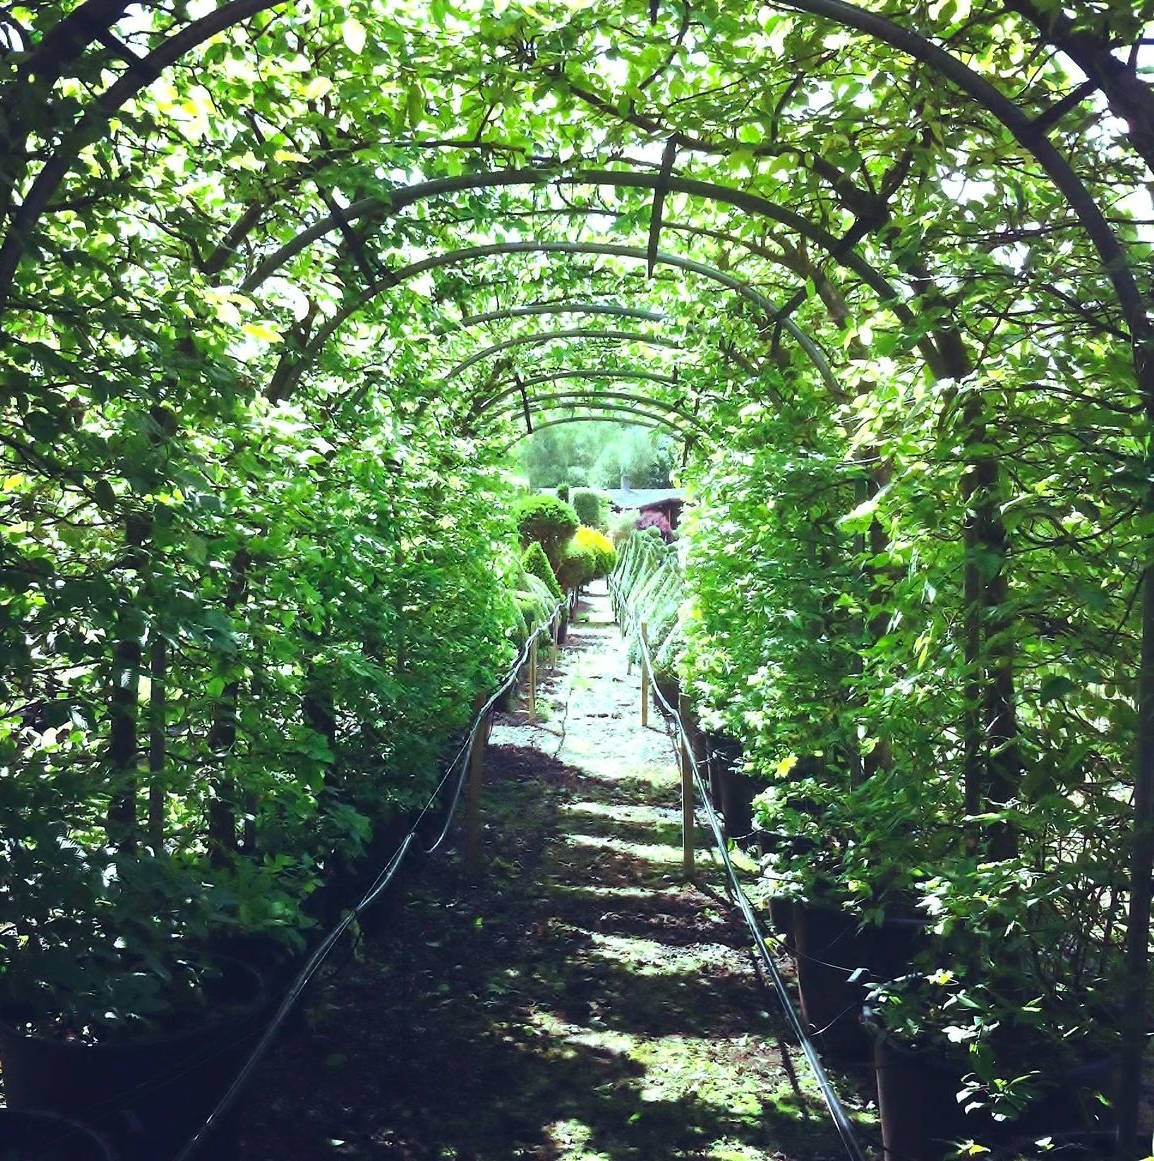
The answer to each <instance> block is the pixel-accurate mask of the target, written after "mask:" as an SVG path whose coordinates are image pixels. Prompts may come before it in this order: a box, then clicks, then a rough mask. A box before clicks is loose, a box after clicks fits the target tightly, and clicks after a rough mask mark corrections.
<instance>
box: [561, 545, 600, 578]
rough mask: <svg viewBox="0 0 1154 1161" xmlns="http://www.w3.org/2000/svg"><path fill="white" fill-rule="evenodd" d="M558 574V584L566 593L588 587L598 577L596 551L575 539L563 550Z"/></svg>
mask: <svg viewBox="0 0 1154 1161" xmlns="http://www.w3.org/2000/svg"><path fill="white" fill-rule="evenodd" d="M556 572H557V583H558V584H560V586H561V587H562V588H563V589H565V590H566V591H573V590H576V589H579V588H581V586H582V585H587V584H588V583H589V582H590V581H591V580H592V579H593V578H594V577H595V576H596V575H597V553H596V550H594V549H593V548H589V547H586V546H585V545H583V544H581V543H580V542H579V541H578V540H577V539H576V537H574V538H573V539H571V540H570V541H569V542H568V543H567V544H566V545H565V547H564V549H563V550H562V553H561V559H560V560H559V561H558V563H557V569H556Z"/></svg>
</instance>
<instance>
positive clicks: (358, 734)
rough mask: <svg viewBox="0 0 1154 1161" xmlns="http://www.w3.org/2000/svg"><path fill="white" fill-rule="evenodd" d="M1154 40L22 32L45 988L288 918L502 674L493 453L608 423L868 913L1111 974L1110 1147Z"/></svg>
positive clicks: (369, 27)
mask: <svg viewBox="0 0 1154 1161" xmlns="http://www.w3.org/2000/svg"><path fill="white" fill-rule="evenodd" d="M1152 8H1154V5H1151V4H1149V3H1148V2H1145V0H1143V2H1142V3H1116V2H1109V0H1095V2H1091V3H1079V4H1076V5H1075V4H1071V5H1065V4H1062V3H1060V2H1059V0H916V2H914V3H910V2H908V0H901V2H899V0H863V3H861V4H860V5H855V4H851V3H846V2H843V0H773V2H770V3H765V4H762V5H761V6H760V7H757V8H754V7H752V6H749V7H745V6H737V5H734V4H729V3H725V2H724V0H652V2H651V3H645V4H641V3H637V2H635V0H627V2H626V3H624V4H619V5H615V6H613V7H612V10H610V9H608V8H606V6H605V5H601V4H597V3H595V2H594V0H564V2H563V0H541V2H539V3H534V4H532V5H530V4H520V3H507V2H505V0H429V2H428V3H423V2H420V3H418V2H407V3H397V4H390V5H387V6H386V5H381V4H375V3H371V2H370V0H314V2H307V0H297V2H293V0H224V2H220V3H213V2H211V0H192V2H189V0H141V2H139V3H126V2H124V0H72V2H69V0H64V2H45V3H36V4H23V3H19V2H17V3H14V4H8V5H7V6H5V7H4V8H2V9H0V59H2V70H3V84H2V88H0V176H2V181H0V335H2V338H0V344H2V346H0V360H2V368H3V386H4V400H3V406H4V419H3V423H2V425H0V456H2V459H3V465H2V466H3V503H4V509H5V518H4V524H3V537H2V539H0V570H2V573H3V584H4V587H3V606H2V607H3V610H4V616H3V620H2V621H0V651H2V654H3V679H2V685H0V754H2V760H0V803H2V805H3V808H4V820H5V822H4V829H3V832H2V836H0V839H2V843H3V849H4V855H5V863H6V866H7V867H8V868H9V870H8V871H7V872H6V882H5V885H4V889H3V891H2V892H0V932H2V933H6V934H5V935H4V936H3V938H4V939H5V942H6V947H7V950H8V951H12V949H13V948H14V947H15V945H16V944H17V943H18V944H19V945H20V947H21V949H22V951H23V952H24V953H27V952H28V951H29V950H30V949H31V950H34V951H37V952H38V953H39V955H40V959H39V961H37V962H38V964H39V966H38V967H37V968H36V970H35V971H34V972H33V973H31V975H32V977H33V978H31V979H30V980H28V981H25V986H26V987H27V988H31V989H32V990H35V989H36V987H38V986H40V984H38V983H37V981H40V983H42V982H43V979H44V978H46V976H47V975H48V974H50V969H52V964H53V962H54V961H58V960H59V958H60V954H59V953H60V949H61V948H62V947H65V946H67V947H69V948H70V949H71V952H70V955H71V957H72V960H73V962H75V957H76V954H77V949H78V948H85V949H87V951H88V953H89V954H90V955H92V956H94V957H101V956H108V955H110V954H112V946H113V944H114V943H115V940H116V939H118V938H120V939H122V938H123V922H122V919H123V917H124V916H125V915H131V914H133V913H134V909H137V910H138V909H139V908H141V907H144V908H146V909H147V908H151V910H147V911H146V913H147V914H159V915H160V916H161V917H162V918H163V919H165V920H166V922H165V923H162V924H160V925H159V926H158V928H157V932H158V934H157V936H156V939H157V940H158V941H159V942H161V943H163V942H164V941H165V940H166V939H168V937H169V936H170V935H172V934H173V933H176V932H181V933H187V932H188V931H190V930H192V929H195V928H198V926H199V927H203V928H204V929H208V928H211V927H212V926H213V925H214V924H223V925H225V926H228V925H230V924H232V925H242V926H243V925H244V924H255V925H257V926H260V925H264V926H266V927H272V928H275V927H277V926H278V925H280V926H291V925H292V923H293V922H294V920H293V919H292V918H291V916H292V914H293V910H294V907H293V904H292V902H291V901H292V900H293V899H296V898H298V897H299V895H300V894H301V893H302V892H307V890H308V889H309V887H310V886H311V885H312V884H313V883H315V881H316V878H317V876H318V875H319V874H320V873H321V872H322V871H323V870H325V869H326V868H327V867H329V866H330V865H331V864H332V863H333V861H334V859H336V860H338V861H339V858H340V857H344V856H345V855H351V854H353V853H355V852H356V851H358V850H359V849H361V848H362V847H363V846H364V844H365V843H366V842H367V841H369V838H370V835H371V834H372V833H373V831H374V828H379V827H381V826H384V825H386V824H387V822H388V820H389V818H390V817H391V816H392V815H393V814H395V813H396V812H398V811H401V810H403V809H405V807H406V806H408V805H411V804H412V803H413V802H415V801H418V800H423V796H424V794H425V793H426V792H427V790H428V789H429V785H430V781H429V780H430V778H431V777H432V773H431V771H433V770H434V769H435V767H436V758H437V756H438V754H439V752H440V750H441V748H442V746H443V745H444V744H445V741H446V739H447V738H448V737H449V736H450V735H451V733H452V731H453V730H454V729H455V728H457V727H459V726H460V724H461V722H462V721H463V720H465V719H466V718H467V716H468V713H469V711H470V709H471V706H472V704H473V700H474V698H475V696H476V695H477V693H478V692H479V691H482V690H484V689H486V688H488V687H490V686H491V684H492V681H493V679H494V677H495V675H496V674H497V673H498V672H499V671H500V670H501V668H502V667H503V666H504V665H505V664H506V663H507V662H508V660H509V659H510V657H511V655H512V644H511V641H512V634H513V626H514V625H515V624H516V623H517V616H518V614H517V611H516V606H515V604H514V602H513V598H512V595H511V594H512V591H513V587H514V580H515V577H514V573H515V572H516V568H517V563H516V562H517V556H516V551H515V537H514V536H513V534H512V522H511V516H510V511H509V510H510V506H511V504H510V499H509V489H508V486H507V484H506V482H505V475H504V472H503V467H502V465H503V462H504V457H505V454H506V452H507V451H508V449H509V447H510V446H512V444H514V443H515V442H516V441H517V440H518V439H520V438H523V437H524V436H525V435H526V434H527V433H528V432H530V431H532V430H534V429H535V428H536V427H540V426H545V425H547V424H550V423H556V422H571V421H573V420H576V419H588V418H592V419H597V420H601V419H621V418H622V417H626V418H628V420H629V421H630V422H633V423H637V424H640V425H647V426H656V427H659V428H661V429H662V430H665V431H668V432H671V433H672V434H673V435H675V436H676V437H677V438H678V440H679V441H680V442H681V444H682V446H683V450H684V461H683V464H682V475H683V479H684V481H685V482H686V484H687V485H688V486H689V487H690V489H691V490H692V492H693V493H694V495H695V498H696V501H697V504H696V515H695V517H694V518H693V520H692V521H691V525H690V528H689V530H688V535H687V543H688V550H687V565H686V569H687V579H688V583H689V591H690V594H691V599H692V608H691V613H690V615H689V620H688V623H687V625H686V627H685V632H684V636H685V639H686V641H687V654H686V657H685V660H684V664H683V674H682V676H683V680H684V682H685V683H686V686H687V688H688V689H689V690H690V691H691V693H692V695H693V697H694V699H695V700H696V701H697V702H698V703H699V706H700V709H701V712H702V714H703V715H704V717H705V719H706V720H707V722H708V723H709V724H710V725H711V727H712V728H714V729H717V730H719V731H722V732H725V733H727V734H729V735H731V736H733V737H735V738H737V739H739V740H740V741H741V742H742V744H743V746H744V748H745V751H746V755H747V758H746V761H747V766H748V768H749V769H750V770H751V771H752V772H754V773H756V774H759V775H761V776H762V777H763V778H764V779H765V780H766V782H767V784H770V785H771V787H772V793H771V795H770V798H771V800H772V801H771V804H770V805H771V808H772V810H775V811H777V817H778V818H779V820H781V819H785V818H786V817H787V816H789V817H792V818H793V819H794V822H795V823H796V822H797V820H798V818H799V817H800V816H801V815H804V814H805V813H806V811H807V810H808V811H809V812H810V815H811V817H812V813H813V810H814V803H817V804H818V805H819V806H820V810H821V813H822V817H823V826H825V827H826V828H827V829H828V830H829V832H830V833H834V834H836V835H837V836H838V838H837V843H836V844H835V845H837V844H840V853H841V855H842V856H843V861H842V864H841V866H842V872H843V879H842V889H843V890H844V891H846V892H847V893H848V894H850V895H853V894H856V895H858V896H860V897H861V898H862V899H864V900H867V901H873V902H877V901H878V900H881V899H883V898H885V897H886V896H887V895H888V894H891V893H892V894H896V893H900V892H905V893H906V894H910V893H913V894H916V893H918V892H922V893H923V895H924V894H926V893H927V892H928V897H929V898H930V899H931V900H932V901H933V902H934V904H935V906H936V909H937V910H936V914H937V915H938V916H939V917H940V918H941V925H942V926H943V927H949V926H950V925H951V923H952V924H955V925H962V926H965V925H969V926H970V927H971V928H973V929H974V930H975V931H976V932H977V933H978V934H979V935H980V936H981V937H982V938H986V939H1000V938H1004V937H1006V936H1007V935H1010V934H1013V933H1015V932H1019V931H1033V932H1036V931H1038V930H1046V931H1054V932H1056V933H1057V934H1056V936H1055V939H1056V940H1057V943H1056V946H1057V947H1058V948H1060V949H1064V948H1066V947H1067V946H1068V942H1069V939H1070V938H1071V937H1070V935H1069V933H1070V932H1074V931H1076V932H1080V933H1082V935H1084V936H1085V937H1086V939H1088V940H1089V941H1090V943H1092V944H1093V945H1094V946H1095V947H1096V948H1098V949H1099V950H1101V949H1103V948H1104V949H1105V950H1104V951H1102V954H1103V955H1104V956H1105V958H1106V960H1108V961H1109V962H1110V963H1113V962H1114V959H1113V958H1112V957H1114V956H1115V955H1116V953H1118V954H1120V953H1121V951H1122V950H1123V947H1122V945H1123V944H1125V948H1124V951H1125V956H1126V964H1127V966H1126V969H1125V973H1124V986H1123V987H1122V989H1121V991H1122V994H1121V996H1120V999H1119V1002H1120V1003H1124V1004H1125V1005H1126V1016H1125V1018H1124V1019H1123V1020H1122V1021H1121V1022H1120V1026H1121V1027H1123V1029H1124V1036H1125V1037H1126V1045H1125V1047H1126V1052H1127V1054H1128V1055H1127V1061H1128V1067H1127V1068H1126V1069H1124V1071H1123V1077H1124V1079H1123V1084H1122V1089H1121V1092H1120V1094H1119V1100H1118V1104H1119V1116H1120V1120H1121V1123H1122V1125H1123V1148H1124V1149H1127V1148H1130V1147H1131V1146H1132V1144H1133V1141H1132V1137H1133V1131H1134V1130H1133V1125H1134V1117H1135V1113H1134V1110H1135V1108H1136V1104H1137V1091H1138V1083H1139V1076H1140V1070H1139V1068H1138V1060H1139V1059H1140V1057H1141V1053H1142V1048H1143V1035H1144V1028H1145V1005H1146V963H1147V958H1148V954H1149V948H1148V938H1149V937H1148V930H1149V912H1150V878H1151V873H1150V872H1151V856H1152V849H1154V847H1152V844H1154V829H1152V826H1151V813H1152V798H1151V794H1152V788H1154V717H1152V714H1154V583H1151V581H1152V579H1154V578H1151V577H1150V576H1149V569H1150V565H1151V551H1150V550H1151V545H1150V536H1151V529H1152V523H1151V522H1152V520H1154V498H1152V494H1151V471H1150V464H1149V458H1148V457H1149V446H1150V438H1151V430H1150V423H1151V419H1152V418H1154V370H1152V367H1154V363H1152V362H1151V358H1150V341H1151V336H1150V321H1149V315H1148V311H1149V306H1150V290H1149V285H1148V282H1149V279H1148V266H1149V259H1150V238H1151V224H1152V222H1151V217H1150V208H1149V205H1148V198H1149V187H1150V182H1151V180H1152V179H1154V172H1152V170H1154V93H1152V92H1151V89H1150V86H1149V80H1148V78H1149V67H1151V66H1148V45H1149V42H1148V40H1147V39H1146V21H1147V19H1148V18H1150V17H1151V15H1152V12H1151V9H1152ZM799 803H800V804H801V805H799ZM839 827H840V828H841V829H839ZM143 867H150V868H151V871H150V872H149V874H144V873H142V871H141V868H143ZM927 884H928V886H927ZM977 899H986V900H987V901H988V900H989V899H995V900H1001V901H1002V902H1001V903H998V904H996V905H995V904H991V905H990V906H989V907H988V908H987V910H986V911H985V912H984V913H982V914H980V915H979V914H978V912H977V909H976V904H975V900H977ZM62 900H65V901H66V902H65V903H62ZM158 900H159V901H158ZM81 915H84V916H88V918H85V919H80V918H77V917H78V916H81ZM93 917H95V918H93ZM1079 947H1081V944H1079ZM20 958H21V957H17V956H14V955H13V956H11V957H9V960H8V961H6V962H7V964H8V967H7V973H8V976H9V984H10V985H11V986H12V987H16V986H17V985H18V984H19V980H18V979H16V977H18V976H19V975H20V972H19V971H18V970H17V968H16V967H15V966H13V965H15V963H16V962H17V960H18V959H20ZM1071 963H1072V959H1071V958H1068V957H1067V958H1065V959H1063V954H1062V953H1061V952H1059V954H1058V955H1057V956H1055V957H1053V958H1052V961H1051V962H1050V963H1049V964H1048V966H1044V967H1043V968H1042V969H1040V970H1041V978H1042V979H1043V980H1044V981H1045V982H1046V984H1047V986H1050V987H1052V988H1053V989H1056V990H1061V989H1062V988H1068V989H1070V990H1071V992H1075V991H1076V988H1077V986H1078V984H1079V981H1077V980H1074V979H1071V978H1067V974H1063V973H1064V972H1067V969H1068V972H1069V973H1074V971H1075V969H1074V968H1073V967H1071ZM45 965H47V966H45ZM60 966H61V965H60V964H59V963H58V962H56V969H57V970H58V969H59V968H60ZM1059 969H1061V970H1059ZM1077 970H1078V971H1081V970H1082V969H1081V967H1079V968H1078V969H1077ZM1085 971H1086V972H1091V968H1090V967H1088V966H1087V967H1086V968H1085ZM1118 978H1121V975H1119V976H1118ZM1127 1126H1129V1127H1127ZM1128 1134H1129V1139H1128V1140H1127V1135H1128Z"/></svg>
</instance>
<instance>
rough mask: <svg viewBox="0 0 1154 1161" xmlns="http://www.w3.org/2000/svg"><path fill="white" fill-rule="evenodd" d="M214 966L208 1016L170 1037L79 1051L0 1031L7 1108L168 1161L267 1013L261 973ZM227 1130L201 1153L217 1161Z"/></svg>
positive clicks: (230, 1129) (126, 1153)
mask: <svg viewBox="0 0 1154 1161" xmlns="http://www.w3.org/2000/svg"><path fill="white" fill-rule="evenodd" d="M220 966H221V976H220V978H219V980H217V981H215V982H214V983H213V984H212V985H211V989H210V993H211V995H210V1001H211V1006H210V1008H209V1010H208V1011H207V1012H206V1013H204V1014H202V1015H201V1016H200V1017H199V1019H198V1022H197V1024H196V1025H195V1026H190V1027H188V1028H186V1029H183V1030H181V1031H177V1032H173V1033H171V1034H168V1035H156V1036H149V1037H141V1038H136V1039H128V1040H113V1039H109V1040H107V1041H103V1042H101V1043H97V1044H86V1043H84V1042H83V1041H79V1040H61V1039H52V1038H47V1037H43V1036H36V1035H29V1034H27V1033H25V1032H24V1031H22V1030H20V1029H19V1028H18V1027H14V1026H13V1025H10V1024H0V1059H2V1060H3V1062H4V1086H5V1091H6V1094H7V1099H8V1104H9V1106H10V1107H11V1108H13V1109H34V1110H44V1111H48V1112H52V1113H56V1114H59V1115H61V1116H65V1117H70V1118H75V1119H76V1120H78V1121H82V1122H84V1123H85V1124H90V1125H92V1126H94V1127H95V1128H96V1129H97V1130H99V1131H100V1132H101V1133H104V1134H105V1135H106V1136H107V1137H108V1138H109V1140H111V1141H112V1143H113V1144H114V1145H115V1146H116V1148H117V1149H118V1150H119V1152H120V1153H121V1154H122V1155H123V1157H124V1158H126V1159H127V1161H168V1159H170V1158H171V1157H173V1156H175V1154H176V1153H177V1152H178V1151H179V1150H180V1149H181V1148H182V1147H183V1145H184V1144H185V1142H186V1141H187V1139H188V1138H189V1137H191V1136H192V1134H193V1133H194V1132H196V1130H197V1129H199V1128H200V1126H201V1124H202V1123H203V1122H204V1120H205V1119H206V1118H207V1117H208V1115H209V1114H210V1113H211V1112H212V1110H213V1109H214V1108H215V1107H216V1104H217V1102H218V1101H219V1100H220V1098H221V1097H222V1096H223V1095H224V1093H225V1092H226V1091H227V1089H228V1087H229V1086H230V1084H231V1083H232V1081H233V1079H234V1078H235V1076H236V1075H237V1073H238V1072H239V1070H240V1068H241V1066H242V1065H243V1063H244V1061H245V1059H246V1057H247V1055H248V1052H249V1050H250V1049H251V1047H252V1045H253V1043H254V1041H255V1038H256V1036H257V1035H258V1034H259V1032H260V1030H261V1027H262V1025H263V1018H264V1017H265V1016H266V1015H267V1014H268V1002H267V993H266V991H265V989H264V986H263V984H262V982H261V980H260V978H259V976H258V975H257V974H256V973H255V972H254V971H253V970H252V969H251V968H249V967H247V966H246V965H244V964H241V963H238V962H235V961H231V960H223V959H222V961H221V964H220ZM234 1131H235V1124H232V1123H230V1119H229V1118H225V1121H224V1123H223V1124H222V1125H221V1127H220V1130H219V1131H218V1132H216V1133H214V1134H213V1137H212V1139H211V1140H207V1141H206V1142H205V1144H204V1147H203V1148H202V1149H201V1150H200V1154H199V1155H200V1156H201V1157H204V1158H205V1159H210V1158H211V1161H224V1159H226V1158H227V1157H228V1156H229V1155H230V1152H231V1151H232V1149H233V1148H234V1142H233V1140H232V1136H233V1133H234Z"/></svg>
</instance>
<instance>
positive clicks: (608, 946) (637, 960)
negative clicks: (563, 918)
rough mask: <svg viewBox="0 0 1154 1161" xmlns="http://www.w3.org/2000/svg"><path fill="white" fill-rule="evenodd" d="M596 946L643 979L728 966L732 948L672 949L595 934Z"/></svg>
mask: <svg viewBox="0 0 1154 1161" xmlns="http://www.w3.org/2000/svg"><path fill="white" fill-rule="evenodd" d="M591 934H592V938H593V946H594V948H595V949H596V951H597V954H598V955H600V956H602V957H603V958H605V959H609V960H617V961H618V962H619V963H624V964H627V965H628V966H629V967H630V968H631V969H632V970H633V971H634V972H635V973H636V974H638V975H643V976H657V975H661V976H666V975H669V976H676V975H690V974H693V973H695V972H698V971H700V970H701V969H702V968H703V967H705V966H706V965H713V966H719V965H720V966H725V965H726V964H727V963H728V962H729V960H730V959H731V957H732V956H733V950H732V948H728V947H726V946H725V945H724V944H720V943H698V944H694V945H693V946H692V947H670V946H669V945H668V944H665V943H658V942H657V941H656V940H653V939H633V938H629V937H627V936H622V935H602V934H601V933H600V932H596V931H595V932H592V933H591Z"/></svg>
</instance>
